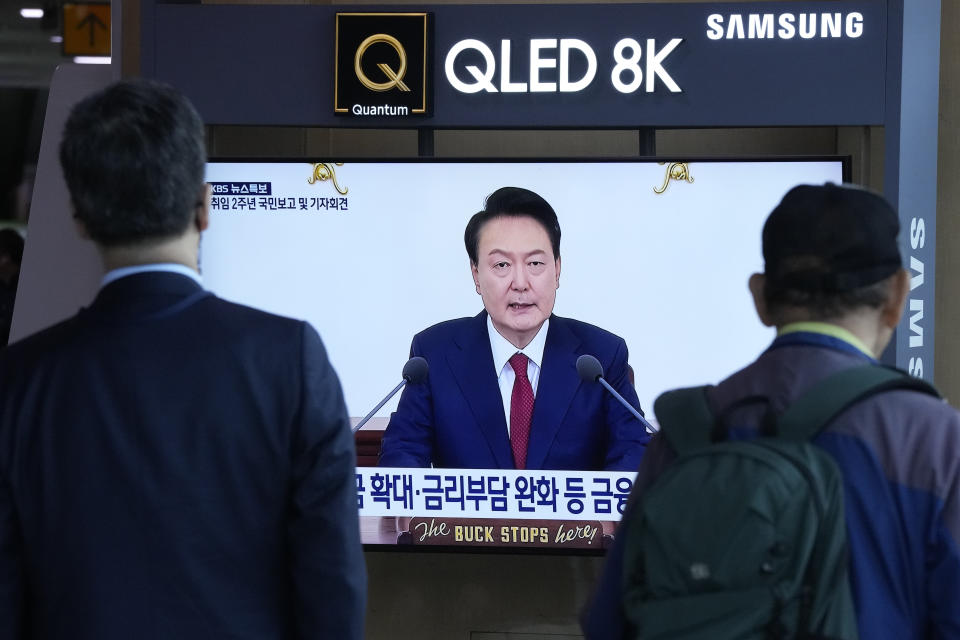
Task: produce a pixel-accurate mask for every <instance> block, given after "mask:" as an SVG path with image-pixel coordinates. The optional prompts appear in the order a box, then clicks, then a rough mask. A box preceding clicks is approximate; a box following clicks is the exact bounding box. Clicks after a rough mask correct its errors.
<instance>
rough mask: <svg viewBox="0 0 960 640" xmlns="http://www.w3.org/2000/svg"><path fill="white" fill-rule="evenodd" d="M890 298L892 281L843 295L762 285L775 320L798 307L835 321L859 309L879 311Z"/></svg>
mask: <svg viewBox="0 0 960 640" xmlns="http://www.w3.org/2000/svg"><path fill="white" fill-rule="evenodd" d="M890 277H893V276H890ZM890 295H891V289H890V278H886V279H884V280H881V281H880V282H874V283H872V284H868V285H866V286H863V287H858V288H856V289H851V290H849V291H841V292H825V291H801V290H798V289H790V288H787V287H784V286H781V285H778V284H777V283H776V281H774V280H770V279H769V278H766V279H764V285H763V297H764V301H765V302H766V304H767V309H768V311H769V313H770V315H771V316H773V318H775V319H776V318H777V317H778V316H779V315H780V314H781V313H782V312H783V311H784V310H786V309H788V308H799V309H803V310H805V311H806V312H807V313H809V314H810V315H811V316H812V317H813V318H816V319H819V320H833V319H836V318H841V317H843V316H845V315H847V314H848V313H851V312H853V311H856V310H858V309H864V308H867V309H879V308H880V307H882V306H883V305H884V304H885V303H886V302H887V300H888V298H889V297H890ZM775 324H781V323H780V322H775Z"/></svg>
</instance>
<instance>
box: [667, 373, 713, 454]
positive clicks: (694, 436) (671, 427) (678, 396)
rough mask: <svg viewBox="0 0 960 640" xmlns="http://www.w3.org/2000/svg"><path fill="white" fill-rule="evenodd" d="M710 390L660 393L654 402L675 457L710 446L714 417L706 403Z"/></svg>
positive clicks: (693, 389)
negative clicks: (675, 454)
mask: <svg viewBox="0 0 960 640" xmlns="http://www.w3.org/2000/svg"><path fill="white" fill-rule="evenodd" d="M709 388H710V387H709V386H703V387H690V388H688V389H674V390H673V391H667V392H665V393H662V394H660V397H658V398H657V399H656V401H654V403H653V412H654V413H655V414H656V416H657V421H658V422H659V423H660V429H661V431H663V435H664V437H665V438H666V439H667V442H669V443H670V446H671V447H673V450H674V451H676V453H677V455H682V454H684V453H687V452H689V451H693V450H695V449H699V448H701V447H706V446H708V445H709V444H710V433H711V431H712V429H713V424H714V417H713V413H711V411H710V406H709V405H708V404H707V389H709Z"/></svg>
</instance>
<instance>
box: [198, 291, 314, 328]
mask: <svg viewBox="0 0 960 640" xmlns="http://www.w3.org/2000/svg"><path fill="white" fill-rule="evenodd" d="M209 305H211V307H210V308H211V311H212V312H213V313H216V314H218V315H220V316H222V317H224V318H229V319H233V320H235V321H236V322H242V323H245V324H251V325H257V326H262V327H271V326H273V327H277V328H280V329H292V328H294V327H298V326H301V325H303V324H306V322H305V321H304V320H297V319H296V318H290V317H288V316H281V315H278V314H276V313H271V312H269V311H264V310H263V309H257V308H255V307H248V306H247V305H245V304H240V303H238V302H231V301H229V300H224V299H223V298H218V297H216V296H211V297H210V298H209Z"/></svg>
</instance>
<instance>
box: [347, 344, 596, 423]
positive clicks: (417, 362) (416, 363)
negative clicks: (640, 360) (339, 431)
mask: <svg viewBox="0 0 960 640" xmlns="http://www.w3.org/2000/svg"><path fill="white" fill-rule="evenodd" d="M598 364H599V363H598ZM429 370H430V367H429V366H428V365H427V359H426V358H421V357H420V356H414V357H412V358H410V359H409V360H407V363H406V364H405V365H403V372H402V373H401V375H402V377H403V380H401V381H400V384H398V385H397V386H395V387H394V388H393V391H391V392H390V393H388V394H387V397H386V398H384V399H383V400H381V401H380V404H378V405H377V406H375V407H374V408H373V410H372V411H370V413H368V414H367V415H365V416H364V417H363V420H361V421H360V422H358V423H357V424H356V426H355V427H354V428H353V430H352V433H356V432H357V431H359V430H360V427H362V426H363V425H365V424H367V421H369V420H370V418H372V417H373V414H375V413H376V412H377V411H380V407H382V406H383V405H385V404H387V401H388V400H390V398H392V397H393V396H395V395H397V391H400V389H401V388H403V385H405V384H407V383H408V382H411V383H413V384H417V383H420V382H423V381H424V380H426V379H427V372H428V371H429Z"/></svg>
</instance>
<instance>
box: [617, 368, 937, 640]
mask: <svg viewBox="0 0 960 640" xmlns="http://www.w3.org/2000/svg"><path fill="white" fill-rule="evenodd" d="M903 388H907V389H914V390H918V391H922V392H925V393H930V394H933V395H938V394H937V392H936V390H935V389H933V387H931V386H930V385H929V384H927V383H925V382H923V381H922V380H918V379H916V378H912V377H910V376H908V375H907V374H905V373H903V372H901V371H898V370H895V369H889V368H885V367H881V366H875V365H867V366H863V367H856V368H853V369H848V370H845V371H842V372H840V373H837V374H835V375H833V376H830V377H828V378H826V379H825V380H823V381H821V382H819V383H818V384H816V385H814V387H813V388H812V389H811V390H810V391H809V392H807V393H806V394H804V395H803V396H802V397H801V398H799V399H798V400H797V401H796V402H795V403H794V404H793V405H791V406H790V407H788V408H787V410H786V411H784V412H783V414H781V415H780V416H778V417H771V419H770V423H768V425H769V426H768V428H767V429H765V430H764V431H765V433H767V434H768V435H765V436H763V437H757V438H754V439H751V440H726V439H724V440H722V441H719V442H714V440H716V439H719V438H722V437H724V431H723V426H722V425H721V424H720V422H719V421H717V420H716V419H715V418H714V416H713V415H712V414H711V412H710V409H709V407H708V405H707V400H706V389H707V387H698V388H693V389H679V390H676V391H669V392H667V393H664V394H663V395H661V396H660V397H659V398H657V401H656V403H655V405H654V410H655V412H656V415H657V418H658V419H659V421H660V426H661V429H662V430H663V432H664V436H665V437H666V438H667V440H668V441H669V443H670V445H671V446H672V447H673V449H674V450H675V451H676V453H677V459H676V460H675V461H674V462H673V463H671V464H670V466H669V467H668V468H667V470H666V471H665V472H664V473H663V475H662V476H661V477H660V478H658V479H657V481H656V482H655V483H654V484H653V485H652V486H651V487H650V488H649V489H648V490H646V491H645V492H644V493H643V494H642V496H641V498H640V503H639V504H638V505H637V508H636V509H635V510H634V512H633V516H632V518H631V521H630V525H629V527H628V530H627V532H626V536H627V540H626V545H625V550H624V551H625V557H624V593H623V597H624V611H625V613H626V616H627V618H628V620H630V622H631V623H632V624H633V628H634V630H635V637H636V638H643V639H644V640H661V639H669V640H694V639H698V638H703V639H708V640H749V639H754V638H756V639H763V640H773V639H775V638H791V639H793V638H831V639H833V638H836V639H841V640H847V639H851V640H853V639H855V638H856V637H857V625H856V617H855V614H854V609H853V602H852V598H851V595H850V588H849V582H848V575H847V573H848V569H847V536H846V528H845V524H844V517H843V484H842V478H841V475H840V471H839V469H838V468H837V466H836V464H835V463H834V461H833V459H832V458H831V457H830V456H829V455H828V454H827V453H826V452H824V451H822V450H821V449H819V448H818V447H816V446H815V445H813V444H810V443H809V440H810V439H812V438H813V437H815V436H816V435H817V434H818V433H819V432H820V431H821V430H822V429H823V428H824V427H825V426H826V425H827V424H829V422H830V421H831V420H832V419H833V418H834V417H835V416H836V415H837V414H839V413H840V412H841V411H843V410H844V409H846V408H848V407H849V406H851V405H852V404H854V403H856V402H858V401H860V400H863V399H865V398H867V397H869V396H871V395H873V394H876V393H879V392H881V391H885V390H888V389H903ZM938 397H939V396H938Z"/></svg>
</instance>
